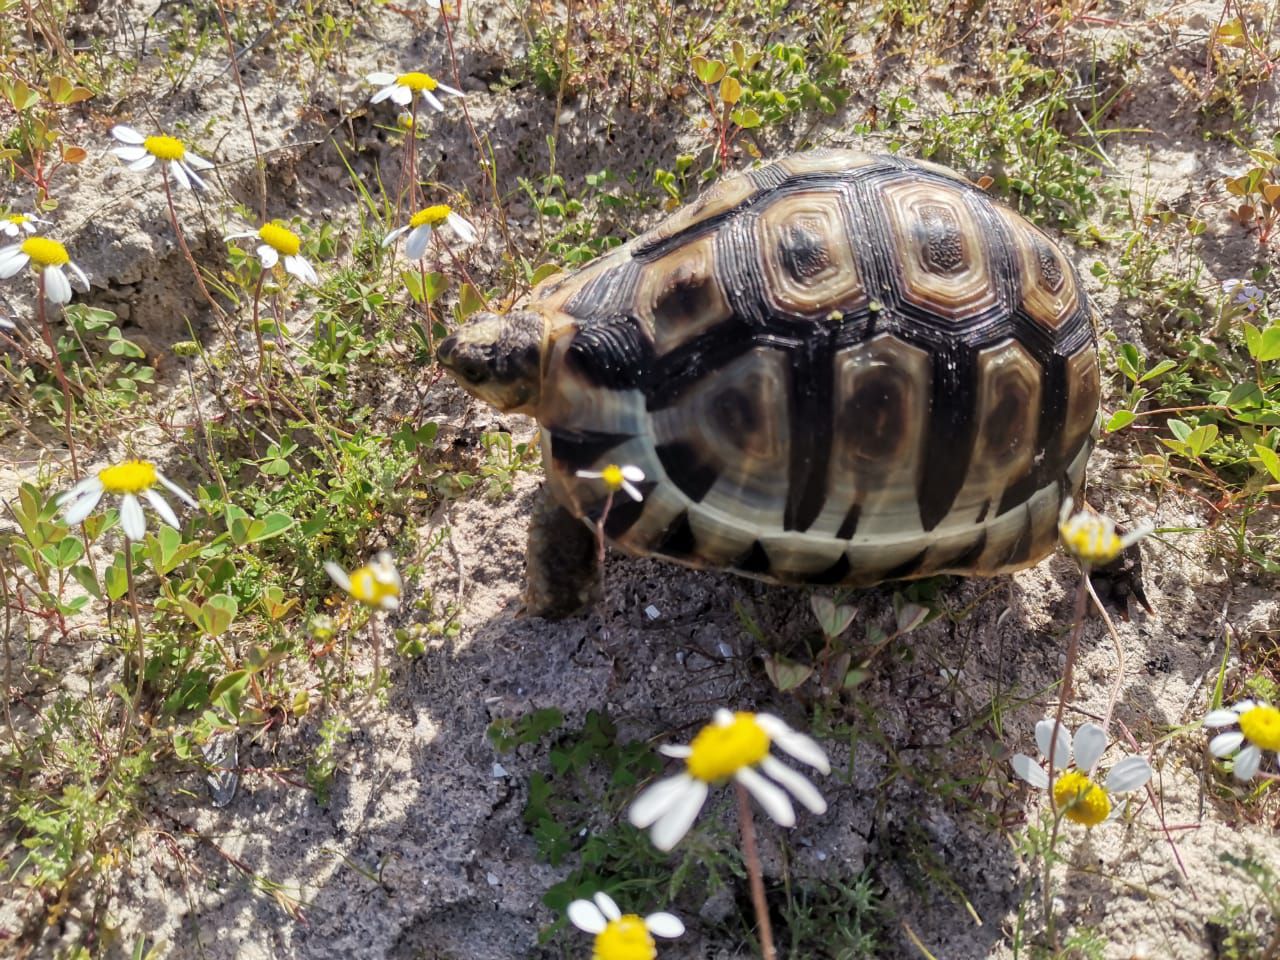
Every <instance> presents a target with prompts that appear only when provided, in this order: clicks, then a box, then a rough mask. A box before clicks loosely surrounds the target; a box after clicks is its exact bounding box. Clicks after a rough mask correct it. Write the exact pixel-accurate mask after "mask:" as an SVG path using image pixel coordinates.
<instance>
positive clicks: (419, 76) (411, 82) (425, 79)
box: [396, 71, 440, 93]
mask: <svg viewBox="0 0 1280 960" xmlns="http://www.w3.org/2000/svg"><path fill="white" fill-rule="evenodd" d="M396 83H398V84H399V85H400V86H402V87H408V88H409V89H410V90H412V91H414V92H415V93H416V92H417V91H419V90H426V91H427V92H428V93H430V92H431V91H432V90H434V89H435V88H436V87H438V86H440V84H438V83H437V82H436V78H435V77H433V76H431V74H429V73H417V72H416V71H415V72H414V73H402V74H400V76H398V77H396Z"/></svg>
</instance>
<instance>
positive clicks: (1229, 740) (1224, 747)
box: [1209, 730, 1244, 760]
mask: <svg viewBox="0 0 1280 960" xmlns="http://www.w3.org/2000/svg"><path fill="white" fill-rule="evenodd" d="M1242 743H1244V734H1243V733H1241V732H1240V731H1239V730H1232V731H1230V732H1228V733H1220V734H1218V735H1217V736H1216V737H1214V738H1213V739H1212V740H1210V741H1209V752H1210V753H1211V754H1213V755H1214V756H1215V757H1217V758H1218V759H1219V760H1221V759H1222V758H1223V757H1229V756H1231V754H1233V753H1235V752H1236V751H1237V750H1239V749H1240V744H1242Z"/></svg>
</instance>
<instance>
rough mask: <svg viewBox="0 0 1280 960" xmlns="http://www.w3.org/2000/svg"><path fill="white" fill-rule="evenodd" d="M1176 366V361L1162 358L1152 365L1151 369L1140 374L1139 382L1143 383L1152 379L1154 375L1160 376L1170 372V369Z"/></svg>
mask: <svg viewBox="0 0 1280 960" xmlns="http://www.w3.org/2000/svg"><path fill="white" fill-rule="evenodd" d="M1176 366H1177V364H1176V363H1174V362H1173V361H1172V360H1161V361H1160V362H1159V363H1157V364H1156V365H1155V366H1154V367H1152V368H1151V369H1150V370H1148V371H1147V372H1146V373H1144V374H1143V375H1142V376H1140V377H1139V378H1138V383H1143V382H1145V381H1147V380H1150V379H1152V378H1153V377H1158V376H1160V374H1162V373H1168V372H1169V371H1170V370H1172V369H1173V368H1174V367H1176Z"/></svg>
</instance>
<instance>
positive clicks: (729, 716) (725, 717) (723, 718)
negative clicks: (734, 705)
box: [711, 707, 789, 733]
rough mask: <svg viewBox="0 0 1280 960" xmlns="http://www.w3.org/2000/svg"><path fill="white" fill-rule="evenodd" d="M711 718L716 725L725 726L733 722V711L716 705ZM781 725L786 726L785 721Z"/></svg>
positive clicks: (766, 731)
mask: <svg viewBox="0 0 1280 960" xmlns="http://www.w3.org/2000/svg"><path fill="white" fill-rule="evenodd" d="M711 719H712V720H714V721H715V725H716V726H717V727H727V726H729V724H731V723H733V713H732V712H731V711H729V710H727V709H725V708H724V707H716V712H715V713H713V714H712V715H711ZM756 719H757V720H759V719H760V718H759V716H757V717H756ZM778 722H779V723H782V721H781V720H779V721H778ZM782 725H783V726H784V727H785V726H786V724H785V723H783V724H782ZM788 729H789V728H788ZM768 732H769V731H768V730H765V733H768Z"/></svg>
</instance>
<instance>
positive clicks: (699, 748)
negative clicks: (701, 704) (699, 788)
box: [687, 713, 769, 783]
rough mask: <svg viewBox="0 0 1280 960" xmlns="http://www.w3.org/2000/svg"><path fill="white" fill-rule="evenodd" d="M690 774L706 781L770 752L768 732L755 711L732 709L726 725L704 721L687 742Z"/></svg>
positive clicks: (720, 778) (752, 761)
mask: <svg viewBox="0 0 1280 960" xmlns="http://www.w3.org/2000/svg"><path fill="white" fill-rule="evenodd" d="M689 748H690V749H691V750H692V751H693V752H692V753H691V754H689V759H688V761H687V762H688V765H689V774H690V775H691V776H694V777H696V778H697V779H699V780H705V781H706V782H707V783H714V782H715V781H717V780H723V779H725V778H726V777H731V776H733V775H734V774H735V773H737V772H738V771H739V770H741V769H742V768H743V767H750V766H754V765H755V764H757V763H759V762H760V761H761V760H763V759H764V758H765V756H766V755H767V754H768V753H769V735H768V734H767V733H765V732H764V730H762V729H761V727H760V724H758V723H756V715H755V714H754V713H735V714H734V715H733V722H732V723H729V724H727V725H726V726H723V727H722V726H720V725H719V724H716V723H710V724H707V726H705V727H703V728H702V729H701V730H700V731H698V735H697V736H696V737H694V738H693V743H691V744H690V745H689Z"/></svg>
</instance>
